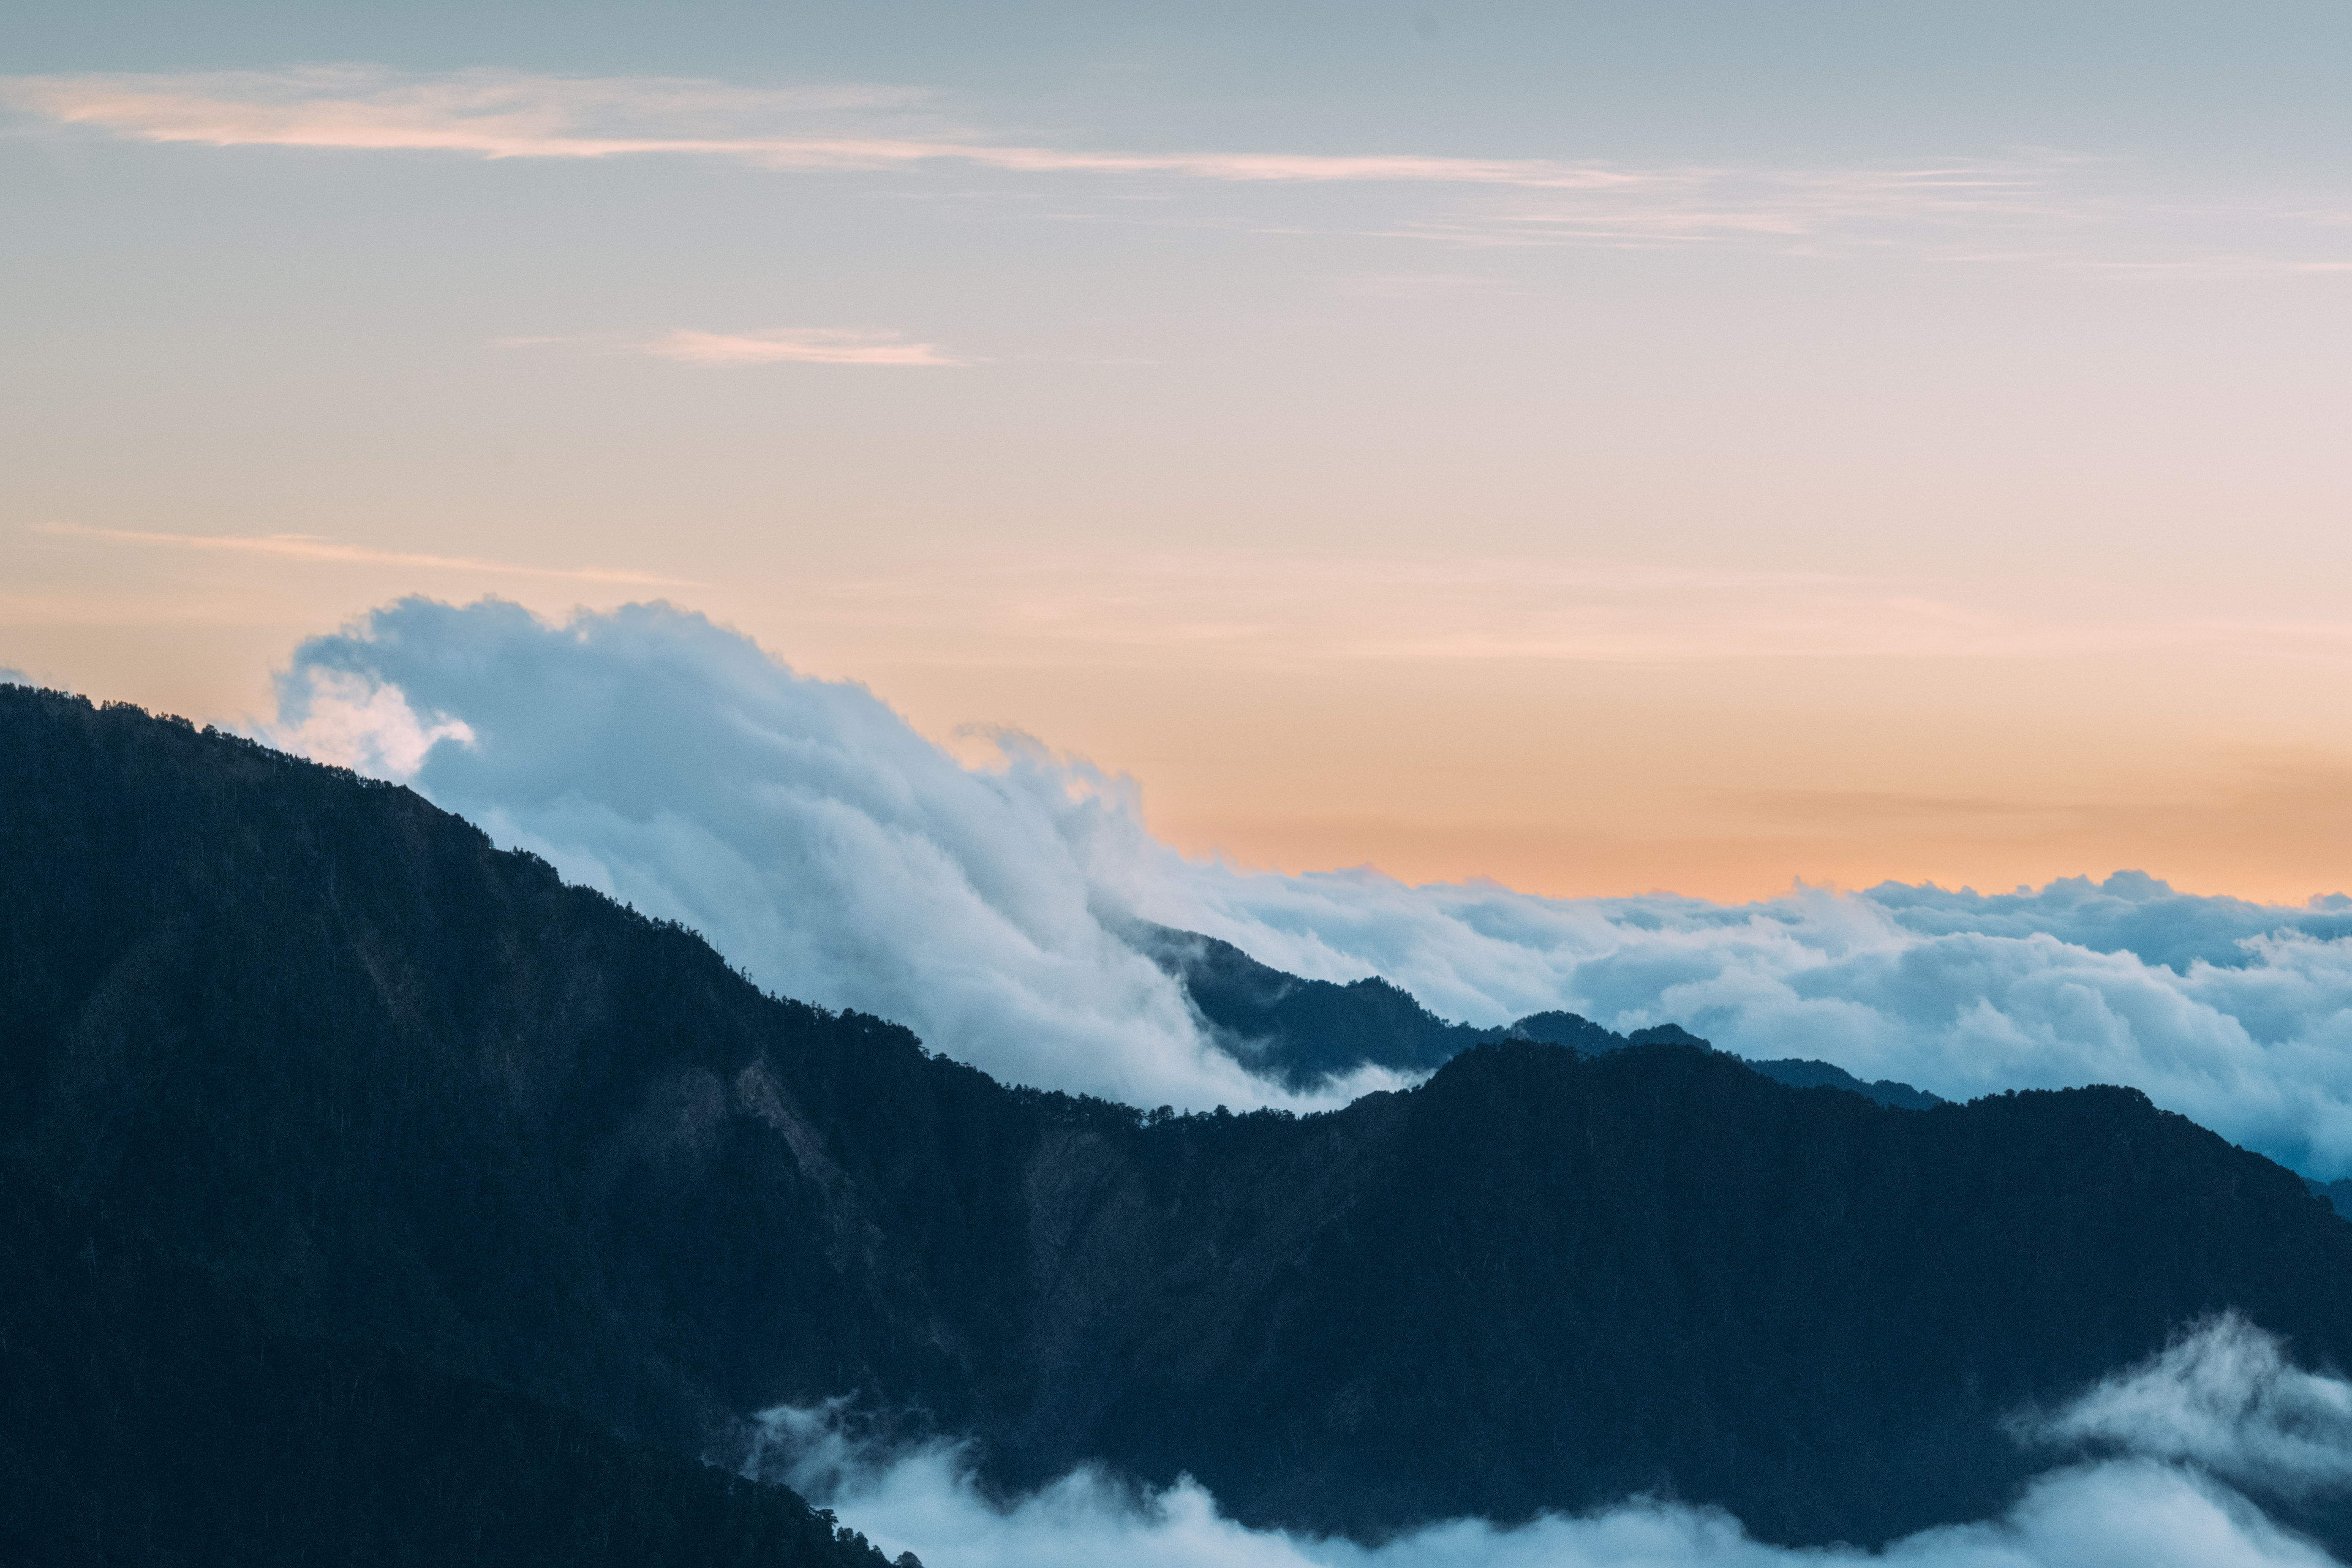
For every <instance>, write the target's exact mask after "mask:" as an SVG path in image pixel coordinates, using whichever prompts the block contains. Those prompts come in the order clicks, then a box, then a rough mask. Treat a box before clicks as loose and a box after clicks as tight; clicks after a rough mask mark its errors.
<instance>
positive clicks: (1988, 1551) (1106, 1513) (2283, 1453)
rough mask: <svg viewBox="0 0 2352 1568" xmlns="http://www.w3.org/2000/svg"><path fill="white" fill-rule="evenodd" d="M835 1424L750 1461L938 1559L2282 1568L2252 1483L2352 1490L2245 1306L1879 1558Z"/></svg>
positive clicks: (2316, 1383)
mask: <svg viewBox="0 0 2352 1568" xmlns="http://www.w3.org/2000/svg"><path fill="white" fill-rule="evenodd" d="M840 1416H841V1412H840V1411H839V1410H837V1409H832V1408H818V1409H791V1408H785V1409H778V1410H773V1411H770V1412H768V1413H767V1414H766V1415H763V1416H762V1417H761V1423H762V1426H763V1428H764V1430H763V1434H762V1438H763V1440H762V1442H761V1446H760V1448H759V1450H757V1451H756V1452H755V1453H754V1456H753V1458H752V1459H751V1464H750V1466H749V1467H748V1468H750V1470H751V1472H752V1473H753V1474H755V1475H759V1476H761V1477H762V1478H763V1479H776V1480H783V1481H785V1482H787V1483H789V1484H790V1485H792V1486H793V1487H794V1488H796V1489H799V1490H800V1491H801V1492H803V1494H804V1495H806V1496H808V1497H809V1498H811V1499H812V1500H814V1501H815V1502H816V1503H817V1504H819V1505H820V1506H823V1507H828V1508H833V1509H835V1510H837V1511H839V1513H840V1514H841V1515H842V1517H843V1518H845V1520H847V1521H850V1522H852V1523H853V1524H854V1525H855V1526H856V1528H857V1529H858V1530H860V1531H863V1532H864V1533H866V1535H867V1536H868V1537H869V1538H870V1539H871V1540H872V1541H873V1542H875V1544H877V1545H878V1546H880V1547H882V1548H883V1550H884V1551H885V1552H889V1553H892V1554H895V1553H898V1552H905V1551H911V1552H915V1553H917V1555H918V1556H919V1558H920V1559H921V1561H922V1562H923V1563H924V1564H925V1568H1013V1565H1015V1564H1019V1565H1023V1568H1062V1565H1065V1564H1066V1565H1068V1568H1090V1565H1092V1564H1096V1563H1128V1564H1136V1565H1139V1568H1635V1565H1637V1564H1638V1565H1642V1568H1859V1565H1861V1564H1864V1563H1877V1564H1885V1565H1892V1568H2254V1565H2256V1564H2261V1565H2263V1568H2284V1565H2286V1564H2327V1563H2334V1562H2335V1559H2334V1558H2332V1557H2330V1556H2329V1555H2328V1554H2327V1553H2326V1552H2324V1551H2322V1550H2320V1549H2319V1548H2318V1547H2316V1546H2315V1545H2313V1544H2312V1543H2311V1542H2309V1541H2307V1540H2306V1539H2305V1538H2303V1537H2302V1536H2300V1535H2298V1534H2296V1533H2294V1532H2293V1531H2290V1530H2287V1529H2284V1528H2283V1527H2282V1526H2280V1525H2279V1524H2278V1523H2277V1522H2275V1521H2273V1519H2272V1518H2271V1516H2270V1515H2269V1514H2267V1513H2265V1512H2264V1511H2263V1508H2262V1507H2260V1506H2259V1505H2258V1504H2257V1503H2256V1502H2254V1501H2253V1500H2251V1499H2250V1498H2249V1497H2248V1495H2247V1492H2248V1491H2252V1492H2253V1493H2254V1494H2255V1495H2257V1496H2261V1497H2265V1498H2268V1499H2270V1500H2274V1501H2275V1500H2282V1499H2284V1500H2290V1501H2293V1500H2308V1499H2313V1498H2315V1497H2327V1496H2337V1495H2340V1494H2342V1493H2343V1492H2345V1491H2346V1490H2347V1489H2352V1384H2346V1383H2343V1382H2341V1381H2338V1380H2336V1379H2335V1378H2331V1377H2324V1376H2320V1375H2317V1374H2315V1373H2309V1372H2305V1371H2303V1370H2300V1369H2298V1368H2297V1367H2295V1366H2294V1365H2293V1364H2292V1363H2291V1362H2290V1361H2289V1360H2288V1359H2287V1357H2286V1355H2285V1353H2284V1348H2283V1347H2282V1346H2281V1344H2280V1343H2279V1342H2278V1341H2277V1340H2276V1339H2274V1338H2273V1337H2272V1336H2271V1335H2269V1334H2267V1333H2264V1332H2263V1331H2262V1330H2261V1329H2259V1328H2257V1327H2255V1326H2254V1325H2252V1324H2251V1323H2249V1322H2247V1321H2245V1320H2244V1319H2242V1318H2239V1317H2235V1316H2231V1317H2225V1318H2221V1319H2219V1320H2216V1321H2211V1322H2208V1323H2205V1324H2201V1325H2199V1326H2197V1327H2196V1328H2194V1329H2193V1330H2192V1331H2189V1332H2188V1333H2186V1334H2184V1335H2183V1336H2182V1337H2180V1338H2179V1339H2178V1340H2177V1341H2176V1342H2174V1343H2173V1344H2172V1345H2171V1346H2170V1347H2169V1348H2168V1349H2167V1350H2166V1351H2164V1352H2162V1353H2161V1354H2159V1355H2157V1356H2155V1357H2153V1358H2151V1359H2150V1360H2149V1361H2148V1362H2147V1363H2144V1364H2142V1365H2140V1366H2137V1367H2133V1368H2130V1369H2128V1370H2126V1371H2124V1372H2121V1373H2117V1374H2116V1375H2114V1376H2111V1377H2109V1378H2107V1379H2106V1380H2105V1381H2103V1382H2102V1383H2100V1384H2097V1385H2096V1386H2095V1387H2094V1388H2092V1389H2090V1390H2088V1391H2087V1392H2085V1393H2084V1394H2083V1395H2082V1396H2080V1397H2079V1398H2077V1399H2075V1400H2074V1402H2072V1403H2071V1404H2069V1405H2066V1406H2065V1407H2063V1408H2062V1409H2060V1410H2058V1411H2056V1412H2054V1413H2051V1414H2037V1413H2025V1414H2021V1415H2020V1416H2019V1418H2018V1419H2017V1420H2016V1421H2014V1422H2013V1423H2012V1427H2013V1430H2014V1435H2015V1436H2016V1438H2017V1440H2018V1441H2019V1442H2021V1443H2022V1444H2025V1445H2027V1446H2029V1447H2033V1448H2035V1449H2037V1450H2042V1451H2046V1452H2047V1453H2049V1454H2050V1456H2051V1458H2052V1461H2053V1468H2052V1469H2050V1470H2048V1471H2046V1472H2045V1473H2043V1474H2042V1476H2040V1477H2039V1478H2037V1479H2035V1480H2034V1481H2032V1483H2031V1484H2030V1485H2029V1486H2028V1487H2027V1488H2026V1489H2025V1491H2024V1493H2023V1495H2022V1496H2021V1497H2020V1498H2019V1499H2018V1500H2016V1501H2015V1502H2014V1503H2013V1504H2012V1505H2011V1507H2010V1508H2009V1509H2008V1510H2007V1511H2005V1512H2004V1513H2002V1514H2001V1515H2000V1517H1999V1518H1997V1519H1992V1520H1987V1521H1980V1522H1976V1523H1969V1524H1958V1525H1949V1526H1945V1527H1941V1528H1938V1529H1934V1530H1928V1531H1922V1532H1921V1533H1919V1534H1916V1535H1913V1536H1910V1537H1907V1538H1906V1539H1904V1540H1901V1541H1897V1542H1890V1543H1889V1544H1887V1545H1886V1546H1885V1548H1884V1550H1883V1552H1864V1551H1860V1550H1855V1549H1851V1548H1844V1547H1832V1548H1828V1549H1811V1550H1792V1549H1789V1548H1784V1547H1777V1546H1771V1545H1768V1544H1765V1543H1763V1542H1757V1541H1753V1540H1751V1539H1749V1538H1748V1535H1747V1534H1746V1533H1745V1532H1744V1531H1742V1530H1741V1529H1740V1527H1739V1523H1738V1521H1737V1520H1735V1519H1733V1518H1731V1517H1730V1516H1729V1515H1727V1514H1726V1513H1723V1512H1722V1511H1720V1510H1714V1509H1703V1508H1692V1507H1688V1506H1684V1505H1678V1504H1673V1503H1666V1502H1659V1501H1655V1500H1633V1501H1630V1502H1627V1503H1624V1504H1622V1505H1620V1506H1618V1507H1615V1508H1612V1509H1608V1510H1602V1511H1601V1512H1598V1513H1594V1514H1589V1515H1584V1516H1580V1517H1574V1518H1563V1517H1557V1516H1555V1517H1546V1518H1542V1519H1538V1521H1535V1522H1533V1523H1531V1524H1528V1525H1526V1526H1524V1527H1521V1528H1518V1529H1515V1530H1504V1529H1497V1528H1496V1527H1495V1526H1494V1525H1492V1524H1489V1523H1486V1522H1485V1521H1478V1520H1455V1521H1448V1522H1446V1523H1443V1524H1438V1525H1433V1526H1431V1527H1428V1528H1425V1529H1423V1530H1420V1531H1415V1532H1413V1533H1412V1534H1409V1535H1406V1536H1403V1537H1402V1538H1400V1539H1398V1540H1395V1541H1391V1542H1385V1543H1383V1544H1381V1545H1379V1546H1376V1547H1366V1546H1361V1545H1358V1544H1356V1543H1354V1542H1349V1541H1345V1540H1331V1539H1325V1538H1319V1537H1312V1536H1302V1535H1293V1534H1291V1533H1289V1532H1286V1531H1275V1530H1250V1529H1246V1528H1244V1526H1242V1525H1240V1524H1237V1523H1235V1522H1234V1521H1232V1520H1230V1519H1228V1518H1226V1517H1224V1516H1223V1514H1222V1513H1221V1512H1220V1511H1219V1510H1218V1508H1217V1505H1216V1500H1215V1499H1214V1498H1213V1497H1212V1496H1211V1495H1210V1494H1209V1493H1208V1492H1207V1491H1205V1490H1204V1489H1202V1488H1201V1487H1200V1486H1199V1485H1198V1484H1197V1483H1195V1482H1192V1481H1191V1480H1189V1479H1188V1480H1183V1481H1180V1482H1179V1483H1178V1484H1177V1485H1175V1486H1174V1487H1171V1488H1170V1489H1167V1490H1164V1491H1158V1492H1152V1491H1139V1490H1138V1489H1134V1488H1132V1487H1129V1486H1124V1485H1121V1484H1119V1483H1118V1482H1117V1481H1115V1480H1113V1479H1110V1478H1108V1477H1106V1476H1104V1475H1101V1474H1099V1473H1097V1472H1095V1471H1091V1470H1080V1471H1077V1472H1076V1473H1074V1474H1072V1475H1069V1476H1066V1477H1065V1478H1063V1479H1061V1480H1060V1481H1058V1482H1056V1483H1055V1484H1054V1485H1053V1486H1050V1487H1047V1488H1045V1489H1042V1490H1040V1491H1038V1492H1036V1493H1034V1494H1033V1495H1031V1496H1028V1497H1025V1498H1023V1499H1019V1500H1014V1501H1013V1502H1012V1503H1010V1504H1009V1505H1004V1504H995V1503H992V1502H990V1501H988V1500H985V1499H984V1498H983V1497H982V1493H981V1492H980V1490H979V1489H978V1488H977V1487H976V1486H975V1485H974V1483H973V1481H972V1479H971V1470H970V1468H969V1466H968V1463H967V1456H966V1454H965V1452H964V1451H963V1450H962V1449H961V1448H959V1447H956V1446H955V1445H952V1444H944V1443H934V1444H929V1445H925V1446H921V1447H913V1448H908V1449H900V1450H897V1451H891V1450H888V1449H883V1448H877V1447H867V1446H865V1445H862V1444H860V1443H859V1442H857V1441H856V1439H854V1438H853V1437H851V1436H848V1435H847V1434H846V1430H845V1428H846V1426H847V1424H846V1423H845V1422H844V1421H843V1420H842V1419H841V1418H840Z"/></svg>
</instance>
